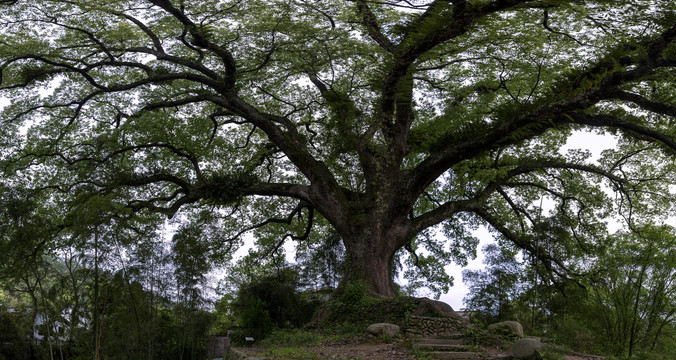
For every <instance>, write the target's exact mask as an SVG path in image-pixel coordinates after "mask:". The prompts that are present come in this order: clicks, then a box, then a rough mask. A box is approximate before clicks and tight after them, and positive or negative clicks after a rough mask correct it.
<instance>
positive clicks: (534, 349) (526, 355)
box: [511, 338, 544, 360]
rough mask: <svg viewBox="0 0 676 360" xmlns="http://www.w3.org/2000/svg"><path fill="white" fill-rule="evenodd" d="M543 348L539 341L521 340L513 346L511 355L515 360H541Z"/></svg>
mask: <svg viewBox="0 0 676 360" xmlns="http://www.w3.org/2000/svg"><path fill="white" fill-rule="evenodd" d="M543 346H544V345H542V343H541V342H540V340H538V339H532V338H527V339H519V340H517V341H516V342H515V343H514V344H513V345H512V349H511V355H512V358H514V359H527V360H535V359H541V358H542V357H541V356H540V350H542V347H543Z"/></svg>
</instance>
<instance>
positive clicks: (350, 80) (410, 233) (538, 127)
mask: <svg viewBox="0 0 676 360" xmlns="http://www.w3.org/2000/svg"><path fill="white" fill-rule="evenodd" d="M0 6H3V12H2V14H1V15H0V26H1V27H2V32H3V37H2V40H1V41H0V71H2V77H1V82H0V95H2V96H4V97H6V98H8V99H10V101H11V104H10V105H8V106H6V107H5V108H4V109H3V110H2V114H1V115H0V116H1V119H2V122H3V126H2V130H0V139H1V140H0V143H2V146H3V151H2V152H1V153H0V154H1V156H2V159H1V161H2V162H3V164H4V166H3V171H4V173H5V177H10V178H12V179H17V180H15V181H14V182H12V183H10V184H9V186H10V187H11V186H15V185H16V184H19V183H25V184H26V186H27V187H28V188H31V189H34V190H39V191H42V192H44V193H45V194H44V195H42V196H44V197H45V198H48V199H50V202H51V203H53V204H60V206H61V207H60V208H59V209H60V210H61V211H62V212H68V211H71V210H73V209H75V208H77V207H78V206H80V204H82V203H83V202H87V201H90V200H89V199H93V198H94V199H102V200H104V201H100V202H99V204H100V205H102V206H103V205H105V207H106V211H107V212H108V213H110V214H114V215H111V216H113V217H117V218H131V217H135V218H136V217H148V218H150V219H153V214H158V213H159V214H164V215H166V216H169V217H171V216H174V215H175V214H177V212H179V211H182V212H183V213H191V212H194V213H198V212H199V211H210V212H212V216H211V217H210V221H211V222H212V223H213V224H216V225H217V226H216V228H218V232H219V233H220V234H221V235H219V236H215V237H212V238H210V239H205V240H204V241H210V242H211V245H210V246H206V248H209V249H222V248H228V249H230V248H231V247H234V246H235V245H237V244H239V242H240V241H241V240H239V239H241V236H242V235H243V234H245V233H249V232H251V233H253V235H254V236H255V237H256V238H257V241H258V245H259V246H260V248H261V251H260V252H259V254H260V255H261V256H262V257H267V256H270V255H271V254H274V253H276V251H277V250H279V249H280V247H281V245H282V244H283V242H284V241H288V240H295V241H303V240H305V239H307V238H308V237H310V236H311V235H312V231H314V230H313V226H314V225H321V224H326V226H330V227H332V228H333V229H334V230H335V231H336V233H337V234H339V235H340V237H341V240H342V242H343V244H344V245H345V250H346V257H347V262H346V267H345V275H344V277H343V280H342V281H343V283H347V282H350V281H355V280H361V281H364V282H365V283H366V284H368V288H369V293H370V294H371V295H374V296H380V297H393V296H394V295H395V286H394V280H393V269H394V262H395V261H408V260H406V259H407V258H408V259H413V260H411V261H412V263H413V264H418V265H420V271H418V272H416V271H414V270H412V272H409V273H408V276H409V277H413V278H415V277H417V276H422V277H425V276H429V279H430V281H431V284H432V285H434V286H436V288H437V289H445V288H447V287H448V285H449V282H450V281H451V279H450V278H449V277H448V276H444V274H441V273H439V272H435V271H431V270H430V269H432V270H433V269H435V268H439V266H442V265H443V264H447V263H449V262H451V261H457V262H460V263H462V262H463V261H464V260H465V259H466V257H467V256H471V255H472V254H473V253H474V252H475V251H476V243H477V242H476V239H473V237H472V236H471V233H470V230H471V229H472V228H475V227H476V226H479V225H487V226H489V227H490V228H492V229H494V230H496V231H497V232H498V233H499V234H500V236H501V237H503V238H504V239H507V240H508V241H510V242H511V243H512V244H514V245H515V246H517V247H519V248H521V249H524V250H526V251H527V252H529V253H532V254H537V256H538V258H539V262H540V263H541V264H542V265H543V266H544V267H545V268H546V269H547V271H548V272H550V273H552V274H554V276H556V277H559V278H565V277H569V276H571V274H570V273H569V271H568V270H569V269H568V264H567V262H566V260H565V257H561V256H560V255H562V254H556V253H550V252H548V251H547V249H544V248H542V247H541V246H539V245H537V244H536V241H535V237H534V235H533V231H532V228H533V226H534V223H535V219H536V217H535V216H534V211H537V208H536V207H534V206H533V203H534V202H535V201H536V199H539V198H541V197H542V196H546V197H547V198H548V199H549V200H550V201H552V202H554V203H555V206H556V208H557V210H558V211H557V214H558V215H557V216H558V217H560V218H562V219H565V220H566V221H565V222H562V223H561V224H562V228H561V230H565V231H566V232H568V233H571V234H576V235H577V238H578V239H584V240H583V241H582V240H581V241H580V244H579V246H582V247H584V246H587V245H588V244H593V243H594V242H596V241H599V239H602V238H603V235H602V234H603V232H604V227H603V224H602V223H601V221H600V219H603V218H604V217H606V216H608V214H610V213H611V211H614V212H620V213H622V214H623V215H624V216H626V217H632V218H635V219H641V218H643V219H645V218H646V217H650V216H653V215H655V214H669V213H672V212H673V208H672V206H673V203H674V202H673V201H672V200H673V195H672V194H671V193H670V192H669V188H668V186H669V184H673V183H674V178H673V176H674V174H675V173H676V172H674V171H673V170H674V169H673V167H674V162H673V154H674V150H675V149H676V142H675V141H674V127H673V119H674V116H675V115H676V105H675V103H674V94H675V92H674V86H673V84H674V82H673V70H674V66H675V65H676V46H675V45H674V39H675V38H676V27H675V25H674V23H675V20H674V19H675V16H674V11H675V6H676V5H674V2H673V1H671V0H642V1H631V2H628V1H605V0H598V1H585V2H579V1H543V0H537V1H534V0H496V1H468V0H458V1H426V2H418V1H416V2H399V1H386V2H372V1H366V0H356V1H351V2H339V1H330V0H325V1H313V2H307V1H268V0H266V1H247V2H239V1H216V0H201V1H194V2H190V3H186V2H183V1H177V0H148V1H141V0H120V1H114V2H110V1H107V0H106V1H104V0H100V1H99V0H96V1H91V0H87V1H84V0H82V1H80V0H75V1H70V0H69V1H57V0H54V1H40V2H33V1H27V0H26V1H21V0H19V1H11V2H3V4H2V5H0ZM575 130H586V131H598V132H601V133H605V134H613V135H616V136H617V137H618V141H619V143H618V146H617V148H616V149H615V150H614V151H612V152H610V153H608V154H607V155H606V157H605V160H604V162H602V163H598V164H591V163H589V162H586V161H585V159H586V155H585V154H584V153H569V154H562V153H560V152H559V151H558V149H559V147H561V146H562V145H563V144H565V142H566V139H567V138H568V137H569V135H570V134H571V132H572V131H575ZM19 179H20V180H19ZM605 189H611V190H612V191H613V192H614V194H612V196H609V194H607V193H605V192H604V191H605ZM64 218H67V217H64ZM57 220H58V219H57ZM154 221H157V220H156V219H155V220H154ZM70 224H72V223H70ZM57 225H69V223H67V222H64V223H62V224H59V221H57ZM435 230H441V231H442V232H444V235H445V236H444V237H437V236H435V233H436V232H435ZM407 250H408V251H407ZM407 252H408V254H410V255H407ZM428 254H433V255H434V256H432V257H429V256H428ZM422 256H426V257H427V258H426V259H427V261H415V259H418V258H421V259H422V258H423V257H422ZM395 259H396V260H395ZM430 259H435V260H434V261H432V260H430ZM435 282H436V283H435Z"/></svg>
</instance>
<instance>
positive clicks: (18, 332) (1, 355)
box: [0, 306, 30, 360]
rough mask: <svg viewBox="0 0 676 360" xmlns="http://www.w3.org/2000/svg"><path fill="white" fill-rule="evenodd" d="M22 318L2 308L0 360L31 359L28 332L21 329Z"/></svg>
mask: <svg viewBox="0 0 676 360" xmlns="http://www.w3.org/2000/svg"><path fill="white" fill-rule="evenodd" d="M19 320H20V318H18V317H17V316H15V315H14V314H12V313H10V312H9V311H7V309H6V308H5V307H4V306H0V324H2V327H3V329H2V331H0V359H1V360H12V359H15V360H24V359H29V355H30V351H29V347H30V344H29V343H28V342H27V341H26V339H27V337H26V335H27V332H28V331H27V330H26V329H22V328H21V323H20V322H19Z"/></svg>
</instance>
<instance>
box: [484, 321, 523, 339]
mask: <svg viewBox="0 0 676 360" xmlns="http://www.w3.org/2000/svg"><path fill="white" fill-rule="evenodd" d="M488 331H490V332H492V333H494V334H505V333H507V334H514V335H516V336H518V337H520V338H522V337H523V327H522V326H521V324H520V323H519V322H518V321H503V322H499V323H495V324H491V325H488Z"/></svg>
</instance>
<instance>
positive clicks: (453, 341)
mask: <svg viewBox="0 0 676 360" xmlns="http://www.w3.org/2000/svg"><path fill="white" fill-rule="evenodd" d="M412 340H413V342H414V343H416V344H444V345H464V344H465V339H464V338H456V339H439V338H417V339H412Z"/></svg>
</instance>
